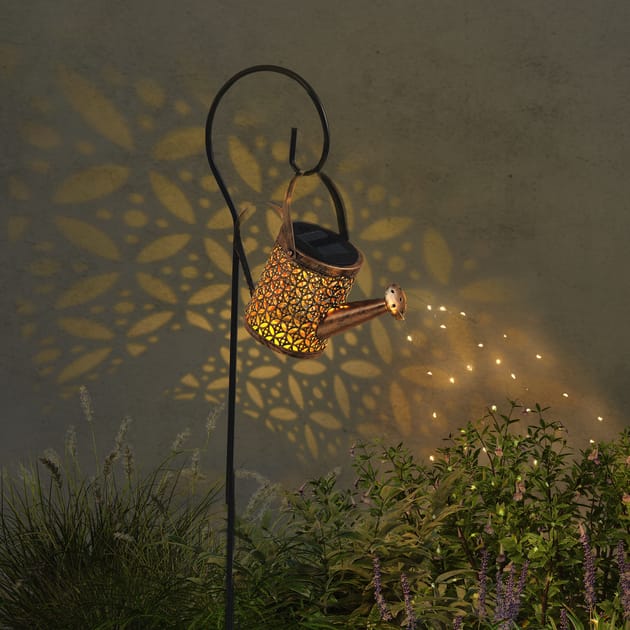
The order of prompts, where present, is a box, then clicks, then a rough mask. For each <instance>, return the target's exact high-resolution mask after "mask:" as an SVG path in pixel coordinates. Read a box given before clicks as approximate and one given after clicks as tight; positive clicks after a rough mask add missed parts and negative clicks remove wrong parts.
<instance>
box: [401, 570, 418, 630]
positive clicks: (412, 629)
mask: <svg viewBox="0 0 630 630" xmlns="http://www.w3.org/2000/svg"><path fill="white" fill-rule="evenodd" d="M400 583H401V585H402V589H403V597H404V599H405V610H406V612H407V630H416V613H415V612H414V610H413V605H412V603H411V589H410V588H409V580H407V576H406V575H405V574H404V573H402V574H401V576H400Z"/></svg>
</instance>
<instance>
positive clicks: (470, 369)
mask: <svg viewBox="0 0 630 630" xmlns="http://www.w3.org/2000/svg"><path fill="white" fill-rule="evenodd" d="M466 369H467V370H468V371H469V372H472V371H473V366H472V365H470V363H469V364H468V365H467V366H466Z"/></svg>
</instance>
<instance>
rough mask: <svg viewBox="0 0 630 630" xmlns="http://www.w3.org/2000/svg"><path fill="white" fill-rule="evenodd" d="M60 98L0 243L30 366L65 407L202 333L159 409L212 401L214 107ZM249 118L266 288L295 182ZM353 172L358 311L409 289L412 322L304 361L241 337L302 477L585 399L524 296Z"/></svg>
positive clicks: (347, 181)
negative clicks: (335, 460) (483, 415)
mask: <svg viewBox="0 0 630 630" xmlns="http://www.w3.org/2000/svg"><path fill="white" fill-rule="evenodd" d="M53 85H54V90H52V92H48V93H42V94H39V95H37V96H36V97H34V98H33V99H32V102H31V103H30V109H29V111H28V112H26V113H25V115H24V119H23V120H22V121H20V123H19V133H20V136H21V139H22V141H23V143H24V151H23V155H22V160H23V163H22V164H20V167H19V168H18V169H16V170H15V171H14V173H12V174H11V175H10V177H9V180H8V196H9V199H8V207H9V208H10V212H9V216H8V219H7V230H8V238H9V242H10V245H11V247H12V248H13V251H14V252H15V255H16V259H19V260H20V261H21V262H22V265H23V267H22V268H23V274H22V278H21V282H20V287H21V293H20V294H19V295H17V296H16V298H17V299H16V303H15V309H16V310H15V316H16V318H17V319H18V320H19V322H20V336H21V339H22V342H23V344H24V347H25V349H26V351H27V352H28V353H29V354H30V357H31V361H32V364H33V365H34V366H35V367H36V369H37V373H38V375H39V376H40V377H41V378H43V379H46V380H48V381H50V382H53V383H55V385H56V386H57V387H58V391H59V394H60V395H61V396H64V397H67V396H72V395H74V394H75V392H76V390H77V388H78V387H79V385H80V384H81V383H84V382H89V381H94V380H98V379H99V378H101V377H102V376H103V375H105V374H116V372H117V371H118V370H119V369H120V367H121V366H122V365H127V364H129V363H133V362H139V363H141V362H142V361H144V362H145V363H143V365H148V364H150V361H151V355H152V350H154V348H156V347H157V346H161V345H164V344H167V345H169V344H173V345H177V344H178V343H179V342H178V336H180V337H181V336H182V335H183V334H186V335H191V334H192V335H196V336H195V339H198V340H199V341H198V343H196V344H195V346H196V348H197V351H196V353H194V360H193V361H192V362H193V364H194V365H193V366H192V368H191V369H186V370H182V369H181V368H180V367H179V366H178V365H176V363H174V364H172V365H166V366H159V368H158V369H165V370H167V371H168V374H169V377H170V378H171V379H172V384H171V385H170V386H169V387H167V388H166V390H165V391H163V392H161V395H163V396H166V397H168V398H170V399H172V400H177V401H182V403H184V402H185V401H190V400H200V399H202V400H204V401H206V402H207V403H208V404H211V405H214V404H218V403H220V402H221V401H222V400H223V398H224V396H225V393H226V390H227V378H228V377H227V353H228V350H227V334H228V324H229V321H228V320H229V287H230V281H231V278H230V272H231V251H230V242H231V230H232V224H231V217H230V213H229V212H228V210H227V208H226V207H225V206H224V202H223V200H222V197H221V195H220V193H219V192H218V190H217V187H216V184H215V182H214V179H213V178H212V176H211V175H210V174H209V171H208V169H207V164H206V161H205V156H204V150H203V137H204V134H203V127H202V126H201V124H200V123H201V122H202V121H203V119H204V117H205V113H206V112H205V105H204V102H203V100H202V99H197V98H196V97H195V96H194V95H191V96H190V98H189V99H186V98H183V97H180V96H175V97H173V96H171V95H170V94H169V92H168V91H167V90H166V89H165V88H164V87H163V86H162V85H160V84H159V83H158V82H157V81H154V80H152V79H147V78H138V79H130V78H129V77H127V76H124V75H122V74H121V73H120V72H118V71H116V69H113V68H105V69H104V70H103V72H102V74H101V76H92V77H90V78H88V77H86V76H84V75H83V74H82V73H81V72H78V71H76V70H74V69H71V68H67V67H60V68H58V69H57V71H56V73H55V75H54V81H53ZM253 112H254V110H253V109H247V107H244V108H242V109H239V110H237V111H236V112H235V115H234V118H233V120H231V121H230V122H231V125H232V129H233V130H234V131H233V133H229V134H228V135H227V136H226V137H225V139H224V140H225V142H224V146H225V153H226V155H225V158H224V159H225V160H226V161H227V162H228V163H229V168H230V169H231V170H232V176H231V177H230V178H229V181H230V182H233V187H232V188H230V191H231V194H233V196H234V197H235V198H238V199H240V205H241V208H242V209H243V210H247V212H246V213H245V215H244V216H245V219H244V225H243V237H244V242H245V248H246V250H247V252H248V254H251V255H252V259H253V260H256V261H257V266H256V267H255V268H254V279H256V278H257V275H258V273H259V272H260V269H261V266H262V264H263V263H264V260H265V258H266V255H267V254H268V252H269V249H270V245H271V244H272V243H273V240H274V239H275V236H276V234H277V232H278V229H279V225H280V224H279V219H278V217H277V214H276V213H275V212H274V210H273V209H271V208H269V207H268V206H267V200H271V199H275V200H277V199H281V198H282V197H283V196H284V190H285V187H286V185H287V180H288V178H289V176H290V172H289V169H288V166H287V156H288V143H287V142H284V141H275V140H271V139H270V137H269V136H268V135H266V134H265V133H259V132H258V131H257V127H258V125H259V122H260V121H259V118H258V115H257V114H255V113H253ZM68 117H70V118H71V121H70V123H68V122H67V118H68ZM307 150H308V149H307ZM313 151H314V150H313ZM357 162H358V160H357ZM356 170H357V169H356V167H353V164H352V159H350V160H348V162H347V163H346V164H345V165H344V167H343V168H342V169H341V174H340V176H339V177H335V179H336V180H337V181H338V182H343V183H344V185H343V186H340V188H341V192H342V195H343V197H344V200H345V202H346V205H347V213H348V218H349V225H350V229H351V235H352V239H353V242H354V243H355V244H356V245H357V246H358V247H359V248H360V249H361V250H362V251H363V252H364V253H365V258H366V263H365V264H364V267H363V268H362V270H361V272H360V274H359V276H358V279H357V285H356V286H355V288H354V290H353V292H352V294H351V299H361V298H363V297H374V296H378V295H379V294H380V292H381V291H382V290H383V289H384V287H385V286H386V285H387V284H389V282H391V281H392V280H397V281H399V282H400V283H401V284H403V286H404V287H405V289H406V290H407V292H408V295H409V298H410V309H409V310H410V313H409V317H408V320H407V321H406V322H405V324H404V325H403V326H402V327H397V326H396V324H393V323H392V322H390V321H387V320H381V319H377V320H374V321H372V322H371V323H370V324H368V325H365V326H363V327H361V328H358V329H354V330H351V331H349V332H346V333H345V334H343V335H339V336H337V337H335V338H334V339H333V341H332V343H331V344H330V346H329V348H328V349H327V351H326V353H325V355H324V356H323V357H321V358H319V359H312V360H305V361H299V360H292V359H287V358H286V357H283V356H281V355H277V354H275V353H273V352H270V351H268V350H266V349H264V348H263V347H261V346H258V345H256V344H255V342H254V341H253V340H251V339H250V338H249V337H248V336H247V335H245V334H244V331H243V330H241V333H240V337H241V349H240V355H239V356H240V365H239V402H238V404H239V408H240V413H242V415H243V416H244V417H246V418H248V419H249V421H250V422H252V423H256V425H257V426H258V427H264V429H265V431H268V432H269V433H271V434H273V435H274V436H277V438H278V439H279V440H282V441H283V442H284V443H285V444H287V445H290V446H291V448H292V449H293V450H294V451H295V453H296V456H297V458H298V459H299V460H301V461H318V460H320V459H322V458H324V457H335V456H337V455H338V454H339V452H340V451H341V450H343V449H346V448H347V447H348V445H349V444H351V443H352V441H353V440H354V439H356V438H357V437H371V436H373V435H382V434H383V433H385V434H387V435H388V436H391V437H392V439H396V438H397V437H398V438H404V439H405V440H406V441H407V442H408V443H409V444H410V445H414V444H415V445H416V446H418V447H420V448H421V447H423V446H427V445H428V448H429V450H430V449H431V448H433V447H434V445H435V443H434V442H433V443H431V440H432V439H433V440H434V439H435V437H436V435H437V434H440V435H444V434H445V433H447V432H448V430H449V429H450V428H451V427H452V426H453V425H454V424H457V423H461V422H462V421H463V420H464V419H465V418H466V417H467V414H469V413H478V412H479V411H480V410H481V408H482V407H483V406H484V405H485V404H487V403H488V395H494V396H497V397H503V398H505V397H511V398H527V399H528V400H529V401H531V400H532V399H531V396H536V398H537V399H541V400H545V401H548V402H550V403H551V404H556V402H557V404H559V405H566V404H567V403H568V399H569V397H570V396H573V393H574V392H575V391H576V388H575V387H573V388H571V387H570V385H569V384H567V383H568V382H569V381H568V380H567V379H568V378H569V375H568V373H567V372H566V371H563V370H562V366H561V362H559V361H558V360H557V359H556V358H554V357H553V356H552V354H551V353H550V352H544V351H543V350H542V349H541V348H540V347H539V346H537V345H536V344H537V343H538V342H537V339H536V338H535V337H533V336H532V334H530V333H528V332H526V330H527V328H526V327H527V326H531V325H532V321H531V319H530V320H529V321H527V322H525V323H524V324H523V323H519V325H518V326H517V327H514V326H506V325H505V321H509V313H510V308H512V309H513V308H514V304H515V303H516V298H515V295H516V294H517V291H516V290H515V288H514V286H512V285H511V284H510V283H509V282H508V281H507V280H506V279H505V278H502V277H497V276H494V275H492V274H489V273H488V271H487V269H488V265H487V263H486V261H483V260H481V259H480V258H478V257H474V256H466V255H465V254H461V253H459V252H455V251H454V249H453V246H452V244H451V243H450V242H449V238H448V236H447V235H445V234H444V233H442V232H441V231H440V230H439V229H438V228H437V227H436V226H433V225H426V224H423V225H420V224H419V222H418V218H417V217H416V216H414V211H413V210H412V209H411V210H410V209H406V210H405V208H404V207H403V203H402V201H401V199H400V198H399V197H397V196H395V195H391V194H390V193H389V192H388V190H387V189H386V187H384V186H381V185H379V184H368V183H366V182H365V181H363V180H362V179H361V178H360V176H358V175H357V174H356ZM298 194H299V199H297V200H296V201H299V202H300V203H296V205H297V206H298V212H299V213H300V215H299V218H300V219H302V220H307V221H313V222H316V223H321V222H322V216H323V217H326V216H327V215H329V214H330V215H331V211H330V209H329V208H328V207H327V204H328V201H327V196H326V195H325V194H322V191H321V190H320V189H319V188H318V187H317V183H316V182H315V181H313V182H311V183H310V184H306V185H303V186H301V188H300V189H299V191H298ZM247 298H248V296H247V292H246V291H245V290H243V292H242V301H243V303H245V301H246V300H247ZM533 325H534V326H535V322H533ZM199 348H205V350H200V349H199ZM147 362H148V363H147ZM545 396H547V397H545ZM573 399H575V400H576V402H578V403H580V404H581V403H583V402H584V401H583V399H577V398H575V397H573V398H572V400H573ZM594 414H596V412H594V411H593V412H592V414H591V415H594ZM599 418H601V416H599ZM591 419H593V418H591Z"/></svg>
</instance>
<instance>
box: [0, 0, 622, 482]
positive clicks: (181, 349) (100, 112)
mask: <svg viewBox="0 0 630 630" xmlns="http://www.w3.org/2000/svg"><path fill="white" fill-rule="evenodd" d="M5 13H6V15H5V17H4V18H3V20H2V21H1V22H0V82H1V84H2V94H3V97H2V105H1V108H2V109H1V111H2V116H3V118H2V122H3V124H2V130H1V132H0V133H1V134H2V140H1V146H2V150H1V169H2V180H3V187H2V192H1V195H2V197H1V199H2V201H1V203H2V258H3V260H2V271H1V272H0V273H1V278H2V298H1V299H2V315H3V318H2V327H1V329H0V334H1V335H2V348H3V352H2V356H1V365H0V370H1V375H0V382H1V383H2V403H3V410H4V417H3V420H2V429H1V432H2V433H1V435H2V442H1V445H0V448H1V452H2V458H3V460H4V461H5V463H7V464H12V463H15V462H16V461H18V460H19V459H20V458H23V457H26V456H32V455H36V454H37V453H39V452H41V450H42V449H44V448H46V447H54V448H56V449H58V450H61V449H62V448H63V437H64V433H65V431H66V428H67V427H68V425H70V424H75V425H76V426H77V430H78V432H79V437H80V439H81V440H83V443H84V444H86V442H85V440H86V436H87V427H86V425H85V422H84V420H83V419H82V417H81V412H80V406H79V402H78V389H79V387H80V386H81V385H85V386H87V388H88V389H89V391H90V393H91V396H92V399H93V404H94V407H95V410H96V420H95V421H96V426H97V433H98V436H97V437H98V440H99V443H100V444H101V445H102V449H103V451H104V452H107V450H108V449H109V445H110V443H111V441H112V440H113V436H114V435H115V432H116V429H117V426H118V423H119V422H120V420H121V418H122V417H123V416H125V415H130V416H131V417H132V418H133V425H132V429H131V434H130V439H131V441H132V443H133V444H134V448H135V449H136V452H137V453H138V455H139V457H141V458H143V459H145V460H150V461H154V460H156V459H158V458H161V457H162V456H164V455H165V454H166V453H167V452H168V449H169V445H170V444H171V442H172V441H173V439H174V438H175V436H176V435H177V434H178V433H180V432H182V431H183V430H184V429H185V428H190V432H191V436H190V438H189V441H188V443H187V444H188V445H189V446H190V447H191V448H194V447H199V446H204V444H205V440H206V419H207V417H208V415H209V414H212V413H213V412H216V413H215V415H216V423H217V427H216V429H215V431H214V434H213V435H212V436H211V438H210V442H209V445H208V446H207V450H206V451H205V454H204V465H205V466H206V467H207V468H210V469H214V468H216V469H217V470H219V471H220V470H221V467H222V466H223V455H222V450H223V443H224V427H225V410H224V409H223V408H222V407H221V405H222V403H223V401H224V400H225V397H226V392H227V336H228V326H229V283H230V263H231V253H230V243H231V222H230V217H229V213H228V211H227V209H226V207H225V203H224V201H223V199H222V197H221V195H220V193H219V192H218V190H217V187H216V185H215V182H214V180H213V178H212V177H211V175H210V171H209V169H208V165H207V162H206V158H205V155H204V149H203V125H204V122H205V117H206V113H207V109H208V106H209V104H210V102H211V100H212V97H213V95H214V94H215V93H216V91H217V90H218V89H219V88H220V87H221V85H222V84H223V83H224V82H225V81H226V80H227V79H228V78H229V77H230V76H232V75H233V74H234V73H236V72H237V71H239V70H241V69H242V68H245V67H247V66H250V65H254V64H280V65H283V66H287V67H289V68H292V69H293V70H295V71H297V72H298V73H300V74H301V75H302V76H303V77H304V78H305V79H306V80H307V81H308V82H309V83H310V84H311V85H312V86H313V87H314V88H315V90H316V91H317V92H318V94H319V96H320V97H321V99H322V101H323V102H324V105H325V107H326V110H327V113H328V117H329V120H330V125H331V132H332V146H331V153H330V157H329V159H328V162H327V164H326V168H325V170H326V172H327V173H328V174H329V175H330V176H331V177H332V178H333V180H334V181H335V182H336V184H337V185H338V187H339V189H340V190H341V192H342V194H343V197H344V201H345V203H346V206H347V213H348V221H349V227H350V236H351V240H352V242H353V243H354V244H355V245H356V246H357V247H359V248H360V249H361V250H362V252H363V253H364V256H365V259H366V263H365V265H364V268H363V269H362V270H361V272H360V274H359V277H358V281H357V283H356V284H355V286H354V288H353V290H352V293H351V297H352V299H363V298H366V297H375V296H379V295H381V294H382V291H383V289H384V287H385V286H386V285H387V284H388V283H389V282H390V281H392V280H396V281H398V282H400V284H402V285H403V286H404V287H405V289H406V290H407V293H408V296H409V314H408V317H407V319H406V321H405V322H403V323H399V322H396V321H394V320H393V319H390V318H389V317H386V318H379V319H377V320H374V321H373V322H372V323H369V324H365V325H364V326H362V327H360V328H356V329H353V330H352V331H350V332H348V333H346V334H343V335H340V336H338V337H335V338H334V339H333V341H332V343H331V345H330V347H329V349H328V350H327V352H326V354H325V355H324V356H323V357H322V358H320V359H317V360H307V361H299V360H295V359H291V358H285V357H282V356H281V355H278V354H275V353H272V352H270V351H269V350H267V349H265V348H264V347H263V346H260V345H258V344H256V343H255V341H254V340H253V339H251V338H250V337H249V336H248V335H247V334H246V333H245V332H244V331H243V330H242V328H241V334H240V342H239V372H238V374H239V381H238V382H239V402H238V414H237V415H238V434H237V441H238V444H237V465H238V466H239V467H243V468H245V469H248V470H255V471H258V472H261V473H262V474H264V475H266V476H270V477H272V478H274V479H282V480H285V481H288V482H289V483H295V484H297V485H299V483H301V481H302V480H303V479H304V478H305V476H307V475H311V474H314V473H318V472H325V471H326V470H328V469H330V468H331V467H333V466H342V467H343V466H345V465H346V463H347V452H348V449H349V447H350V446H351V444H352V443H353V442H354V441H355V440H357V439H360V438H364V437H370V436H373V435H380V436H384V438H385V439H386V440H387V441H391V442H394V441H398V440H400V439H403V440H405V442H407V443H409V444H410V445H411V446H413V447H414V448H416V449H417V450H418V452H419V453H420V454H421V456H427V455H428V454H429V453H430V452H431V451H432V449H435V447H436V446H439V444H440V441H441V438H443V437H446V436H447V435H448V433H449V431H452V430H454V429H456V428H457V427H459V426H461V425H462V424H463V423H465V422H466V420H468V419H469V418H472V417H475V416H478V415H479V414H480V413H482V412H483V409H484V407H487V406H488V405H491V404H497V405H499V406H500V407H504V406H505V401H506V400H507V399H508V398H511V399H517V400H520V401H522V402H523V404H525V405H533V404H534V403H536V402H540V403H541V404H543V405H550V406H551V407H552V409H553V415H554V416H555V417H557V418H559V419H562V420H563V421H564V422H565V424H566V426H567V429H568V431H569V436H570V437H571V438H572V439H573V440H574V441H575V443H576V445H577V446H585V445H586V444H587V442H588V440H589V439H593V440H600V439H604V438H606V437H612V436H613V435H614V434H615V433H617V432H618V431H619V430H620V429H622V428H623V427H624V426H626V425H627V418H626V416H625V410H626V408H627V407H628V405H629V404H630V388H629V387H628V378H629V376H630V366H629V365H628V362H627V358H626V355H627V351H628V349H629V347H630V332H628V326H627V322H628V320H629V319H630V294H629V292H628V290H627V279H626V275H627V272H628V270H629V268H630V253H629V252H628V247H627V235H628V233H629V231H630V213H629V212H628V198H629V194H628V193H629V192H630V190H629V189H630V185H629V183H628V176H627V173H628V170H629V167H630V153H629V140H628V133H629V129H628V126H629V120H630V118H629V117H628V107H629V105H630V80H629V79H630V77H629V76H628V73H629V72H630V44H629V43H628V42H629V41H630V39H629V37H628V35H629V34H630V33H629V31H630V26H629V25H630V15H629V14H630V7H629V5H628V4H627V3H626V2H598V3H594V2H571V3H566V2H552V3H549V2H527V3H524V2H503V3H496V2H472V3H464V2H439V3H437V2H417V1H415V0H414V1H398V2H389V3H388V2H369V3H368V2H361V1H358V0H348V1H346V2H343V3H337V2H330V1H328V0H326V1H324V2H318V3H310V4H302V3H294V2H285V1H284V0H279V1H274V2H261V3H252V2H245V1H244V0H235V1H232V2H229V3H228V2H217V1H211V2H199V1H196V0H184V1H183V2H180V3H172V2H146V1H145V0H138V1H136V2H132V3H123V2H111V1H110V2H99V1H97V0H83V1H82V2H72V1H69V0H61V1H60V2H56V3H50V2H42V1H41V0H32V1H31V2H28V3H22V4H18V3H13V6H11V7H8V10H7V9H5ZM291 126H296V127H298V129H299V134H298V160H299V161H300V162H301V163H307V162H309V161H313V160H314V159H315V156H317V154H318V152H319V150H320V146H319V145H320V142H321V138H320V131H319V126H318V120H317V116H316V114H315V112H314V110H313V109H312V106H311V104H310V102H309V100H308V98H307V97H306V96H305V94H304V93H303V91H302V90H301V89H300V87H299V86H297V85H296V84H294V83H292V82H291V81H289V80H288V79H286V78H285V77H282V76H279V75H275V74H271V73H265V74H257V75H252V76H250V77H247V78H246V79H243V80H242V81H241V82H239V84H238V85H237V86H235V87H234V88H233V90H231V91H230V93H229V95H228V96H226V97H225V99H224V101H223V102H222V104H221V107H220V110H219V112H218V115H217V120H216V123H215V140H216V147H217V149H216V151H217V160H218V161H219V163H220V164H221V168H222V169H223V172H224V177H225V179H226V181H227V182H228V184H229V186H230V190H231V192H232V195H233V198H234V200H235V202H236V204H237V206H238V208H239V209H247V213H246V215H245V217H244V223H243V236H244V239H245V244H246V248H247V251H248V253H249V255H250V257H251V259H250V262H251V264H252V265H253V266H254V267H255V269H256V273H259V272H260V269H261V265H262V264H263V263H264V261H265V259H266V256H267V254H268V252H269V250H270V246H271V244H272V243H273V241H274V238H275V235H276V233H277V231H278V228H279V222H278V219H277V216H276V215H275V213H274V212H273V211H272V210H271V209H269V207H268V201H269V200H278V199H281V198H282V196H283V194H284V191H285V189H286V185H287V182H288V179H289V178H290V176H291V170H290V167H289V165H288V162H287V158H288V140H289V130H290V127H291ZM299 192H300V195H299V197H300V198H299V199H297V200H296V204H295V211H296V214H297V215H298V216H301V217H302V218H306V219H309V220H313V221H316V222H319V223H324V224H326V225H332V224H333V223H334V220H333V213H332V211H331V208H330V205H329V203H328V198H327V195H326V194H325V190H323V189H322V188H321V187H319V186H318V185H317V182H316V181H310V180H308V181H305V182H304V184H303V185H302V184H301V185H300V190H299ZM242 296H243V300H246V299H247V294H246V292H245V291H243V292H242ZM86 450H87V448H86Z"/></svg>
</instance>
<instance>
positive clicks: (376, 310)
mask: <svg viewBox="0 0 630 630" xmlns="http://www.w3.org/2000/svg"><path fill="white" fill-rule="evenodd" d="M406 309H407V296H406V295H405V292H404V291H403V290H402V289H401V288H400V286H399V285H397V284H390V285H389V286H388V287H387V289H386V290H385V297H384V298H383V299H380V298H376V299H373V300H359V301H356V302H349V303H348V304H344V305H342V306H339V307H337V308H333V309H331V310H330V311H328V313H327V314H326V316H325V317H324V319H322V321H321V322H320V324H319V325H318V327H317V336H318V337H319V338H320V339H327V338H328V337H330V336H332V335H336V334H337V333H340V332H344V331H346V330H348V329H349V328H353V327H354V326H358V325H359V324H363V323H364V322H367V321H369V320H370V319H373V318H374V317H378V316H379V315H383V314H385V313H389V314H390V315H392V317H395V318H396V319H399V320H401V319H405V310H406Z"/></svg>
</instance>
